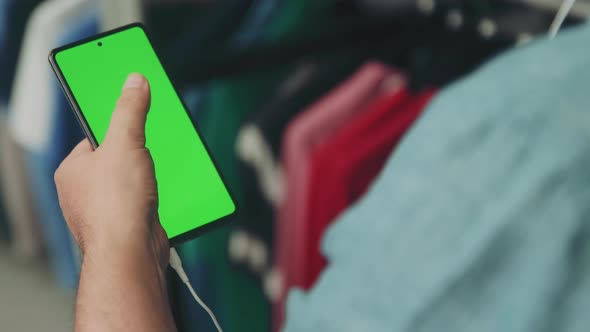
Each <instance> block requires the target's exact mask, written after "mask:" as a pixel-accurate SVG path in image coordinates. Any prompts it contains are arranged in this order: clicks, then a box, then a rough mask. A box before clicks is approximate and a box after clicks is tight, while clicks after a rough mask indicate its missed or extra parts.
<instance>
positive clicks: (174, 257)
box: [170, 248, 223, 332]
mask: <svg viewBox="0 0 590 332" xmlns="http://www.w3.org/2000/svg"><path fill="white" fill-rule="evenodd" d="M170 266H171V267H172V268H173V269H174V271H176V274H178V277H180V280H182V282H183V283H184V284H185V285H186V287H187V288H188V290H189V291H190V292H191V294H192V295H193V297H194V298H195V300H196V301H197V303H199V305H200V306H201V307H202V308H203V309H205V311H206V312H207V313H208V314H209V316H210V317H211V320H212V321H213V324H215V327H216V328H217V331H219V332H223V330H222V329H221V325H219V322H218V321H217V318H216V317H215V314H213V311H211V309H210V308H209V307H208V306H207V305H206V304H205V302H203V300H201V298H200V297H199V295H197V292H195V290H194V289H193V286H192V285H191V282H190V280H189V279H188V276H187V275H186V272H184V268H183V267H182V261H181V259H180V256H179V255H178V253H177V252H176V249H174V248H170Z"/></svg>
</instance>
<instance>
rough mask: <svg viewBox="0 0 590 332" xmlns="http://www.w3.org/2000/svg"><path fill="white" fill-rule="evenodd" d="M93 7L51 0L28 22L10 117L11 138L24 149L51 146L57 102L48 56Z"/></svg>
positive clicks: (84, 0) (88, 2)
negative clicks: (74, 22) (60, 39)
mask: <svg viewBox="0 0 590 332" xmlns="http://www.w3.org/2000/svg"><path fill="white" fill-rule="evenodd" d="M94 6H95V2H94V1H92V0H48V1H45V2H43V3H41V4H40V5H39V6H38V7H37V8H35V10H34V11H33V13H32V14H31V17H30V19H29V22H27V27H26V30H25V35H24V38H23V45H22V49H21V55H20V58H19V61H18V64H17V68H16V75H15V80H14V85H13V89H12V93H11V98H10V104H9V118H8V121H9V128H10V130H11V133H12V135H13V136H14V138H15V140H16V142H17V143H18V144H19V145H21V147H22V148H24V149H25V150H28V151H31V152H41V151H43V150H44V149H46V148H47V145H48V144H50V142H49V139H50V137H51V129H52V128H53V120H54V119H55V111H56V108H55V103H56V100H55V89H54V80H55V78H54V75H53V73H52V72H51V67H50V66H49V63H48V62H47V56H48V54H49V52H50V51H51V50H52V49H53V48H55V47H57V46H58V45H56V44H55V43H56V42H57V41H58V38H59V37H60V36H62V35H63V33H64V31H65V29H66V27H67V26H68V25H69V23H71V20H73V19H76V18H77V17H78V16H79V15H82V14H83V13H87V12H88V11H90V10H92V8H93V7H94Z"/></svg>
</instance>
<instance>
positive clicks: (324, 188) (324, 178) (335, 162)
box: [297, 91, 434, 288]
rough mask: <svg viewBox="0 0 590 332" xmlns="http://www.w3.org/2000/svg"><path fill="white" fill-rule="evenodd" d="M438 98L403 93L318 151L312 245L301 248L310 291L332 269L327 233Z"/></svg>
mask: <svg viewBox="0 0 590 332" xmlns="http://www.w3.org/2000/svg"><path fill="white" fill-rule="evenodd" d="M433 95H434V91H427V92H424V93H421V94H419V95H416V96H408V95H407V94H406V93H403V92H402V93H394V94H392V95H389V96H386V97H384V98H380V99H377V100H376V101H375V102H374V103H373V104H371V105H370V106H368V107H367V109H366V110H365V111H363V112H362V113H360V115H359V116H358V117H357V118H356V119H355V120H354V121H352V122H350V123H349V124H348V125H347V126H345V127H343V128H341V130H339V131H338V132H336V134H335V135H334V136H333V137H332V138H330V139H329V140H328V141H327V142H325V144H323V145H322V146H321V147H319V148H318V149H317V150H316V151H315V152H314V154H313V157H312V164H311V190H310V194H309V196H308V199H309V201H308V202H309V205H308V207H309V210H308V211H307V212H308V214H307V218H306V224H307V225H306V227H305V228H306V229H307V232H306V233H307V234H306V239H307V240H306V241H305V242H304V243H297V246H300V245H302V247H301V251H299V252H301V253H304V255H301V256H300V257H301V258H302V259H304V260H305V264H306V265H307V269H306V270H307V274H306V278H305V282H304V285H303V286H304V287H305V288H309V287H311V286H312V285H313V284H314V283H315V280H316V279H317V277H318V276H319V274H320V273H321V271H322V270H323V268H324V266H325V265H326V261H325V259H324V257H323V256H322V255H321V251H320V244H321V238H322V235H323V233H324V230H325V229H326V228H327V226H328V225H329V224H330V223H331V222H332V221H333V220H334V219H335V218H336V217H337V216H338V214H340V213H341V212H342V211H343V210H344V209H346V208H347V207H349V206H350V205H352V204H353V203H354V202H355V201H356V200H357V199H358V198H360V197H361V196H362V195H363V194H364V193H365V192H366V190H367V189H368V187H369V185H370V184H371V182H372V181H373V179H374V178H375V176H376V175H377V174H378V173H379V172H380V171H381V168H382V167H383V165H384V163H385V161H386V160H387V158H388V157H389V155H390V154H391V152H392V150H393V148H394V147H395V145H396V144H397V143H398V142H399V141H400V140H401V138H402V137H403V135H404V133H405V132H406V131H407V130H408V128H409V127H410V126H411V125H412V123H413V122H414V121H415V120H416V118H417V117H418V116H419V115H420V113H421V112H422V110H423V109H424V108H425V107H426V104H427V103H428V102H429V100H430V99H431V97H432V96H433Z"/></svg>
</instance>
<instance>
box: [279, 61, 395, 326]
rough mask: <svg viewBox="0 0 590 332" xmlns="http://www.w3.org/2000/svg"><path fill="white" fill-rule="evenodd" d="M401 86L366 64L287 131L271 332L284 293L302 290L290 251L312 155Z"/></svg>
mask: <svg viewBox="0 0 590 332" xmlns="http://www.w3.org/2000/svg"><path fill="white" fill-rule="evenodd" d="M405 86H406V81H405V78H404V77H403V76H402V75H401V74H400V73H398V72H396V71H394V70H392V69H390V68H389V67H387V66H385V65H383V64H380V63H376V62H369V63H367V64H365V65H363V66H362V67H361V68H360V69H359V70H358V71H357V72H356V73H355V74H354V75H352V76H351V77H350V78H349V79H347V80H346V81H345V82H343V83H342V84H340V85H339V86H338V87H337V88H335V89H333V90H332V91H331V92H330V93H329V94H327V95H326V96H324V97H322V98H321V99H320V100H318V101H317V102H315V103H314V104H313V105H311V106H310V107H309V108H307V109H306V110H305V111H304V112H303V113H302V114H300V115H298V116H297V117H296V118H295V119H294V120H293V121H291V123H290V124H289V126H288V127H287V130H286V131H285V133H284V136H283V145H282V149H281V157H282V158H281V164H282V168H283V174H284V181H285V184H286V186H285V192H284V193H283V195H284V198H283V200H282V202H281V204H280V205H279V208H278V211H277V222H276V228H275V241H276V242H275V243H276V244H275V248H276V253H275V258H276V266H275V268H276V271H277V272H278V273H279V275H280V277H281V281H282V283H281V289H280V294H279V296H278V298H277V299H273V300H275V303H274V305H273V320H274V323H273V325H274V326H275V328H274V329H273V330H278V329H279V328H278V327H280V325H281V324H282V321H283V315H284V312H283V308H284V302H285V299H286V295H287V291H288V290H289V289H291V288H293V287H300V286H302V284H303V280H304V276H305V275H306V271H307V270H306V265H300V264H297V263H305V261H303V260H301V255H302V252H300V251H295V250H294V249H295V247H296V246H295V243H299V242H300V241H303V240H305V237H304V236H305V235H306V234H307V232H306V231H305V230H303V229H300V228H299V226H298V225H303V224H304V222H305V217H306V213H305V212H306V211H307V197H308V192H309V183H310V181H309V172H310V168H311V157H312V154H313V151H315V150H316V149H317V147H318V146H320V145H321V144H322V143H323V142H325V141H326V140H328V139H330V137H332V135H333V134H334V133H335V132H337V131H338V130H339V129H340V128H342V127H344V126H346V125H347V124H348V123H349V122H350V121H354V120H353V119H354V118H355V117H357V116H358V113H360V112H361V111H363V110H365V109H366V106H367V105H370V104H371V103H373V102H374V100H375V99H376V98H380V97H382V96H384V95H387V94H390V93H391V91H398V90H400V89H405ZM296 230H298V231H299V232H295V231H296ZM300 237H302V238H300Z"/></svg>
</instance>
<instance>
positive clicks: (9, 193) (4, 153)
mask: <svg viewBox="0 0 590 332" xmlns="http://www.w3.org/2000/svg"><path fill="white" fill-rule="evenodd" d="M6 128H7V122H6V116H5V113H4V112H2V111H0V199H1V200H2V202H3V205H4V208H5V210H6V216H7V217H8V222H9V224H10V230H11V241H10V244H11V249H12V252H13V253H14V254H15V255H16V256H17V257H19V258H21V259H25V260H33V259H36V258H39V257H41V255H42V248H41V242H40V241H39V238H40V234H39V232H38V226H37V223H36V219H35V218H36V217H35V211H34V208H33V204H32V200H31V197H32V196H31V192H30V186H29V183H28V181H27V180H28V178H27V177H26V175H25V168H24V165H23V164H24V161H23V154H22V149H20V148H19V147H18V146H17V145H16V143H15V142H14V140H13V139H12V137H11V136H10V135H9V132H8V130H6Z"/></svg>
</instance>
